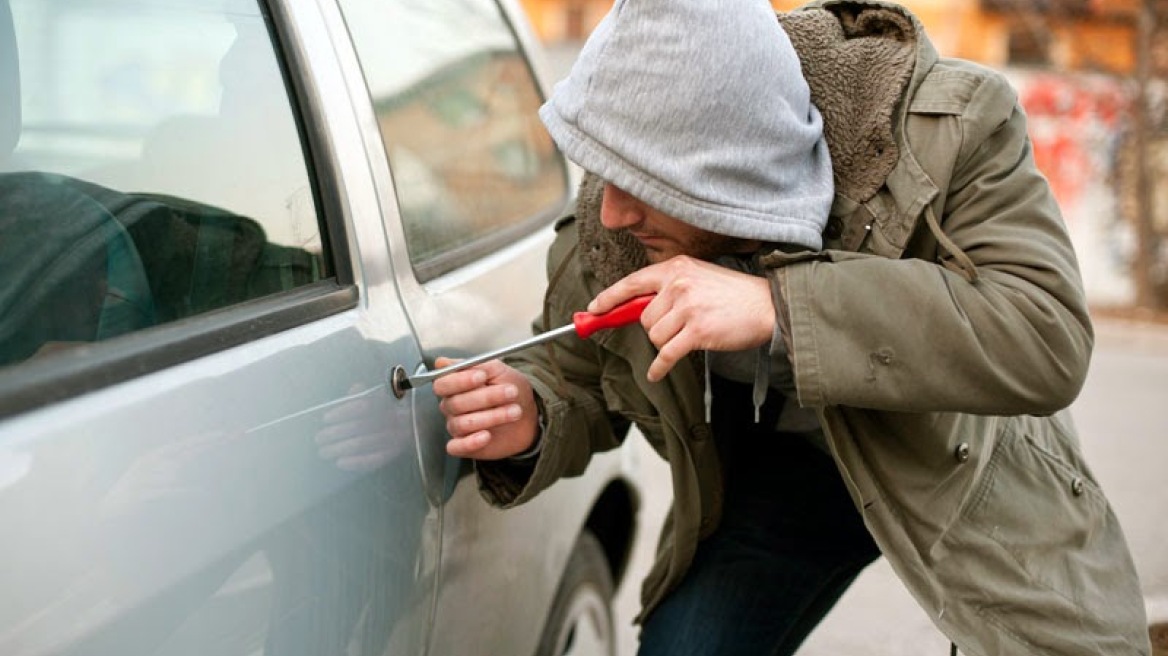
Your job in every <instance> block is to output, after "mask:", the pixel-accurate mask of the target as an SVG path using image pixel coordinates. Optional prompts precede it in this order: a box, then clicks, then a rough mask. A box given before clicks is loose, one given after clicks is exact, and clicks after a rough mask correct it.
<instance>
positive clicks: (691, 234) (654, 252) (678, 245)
mask: <svg viewBox="0 0 1168 656" xmlns="http://www.w3.org/2000/svg"><path fill="white" fill-rule="evenodd" d="M600 222H601V223H602V224H603V225H604V227H605V228H608V229H609V230H620V229H625V230H628V231H629V234H631V235H632V236H634V237H636V238H637V241H640V242H641V244H642V245H643V246H644V247H645V253H646V254H647V255H648V256H649V262H651V263H653V264H656V263H657V262H664V261H665V260H668V259H669V258H671V257H674V256H676V255H689V256H690V257H695V258H698V259H701V260H713V259H714V258H716V257H719V256H721V255H728V254H730V253H748V252H752V251H754V250H757V249H758V247H759V245H760V242H758V241H754V240H749V239H741V238H739V237H727V236H726V235H720V234H718V233H715V232H710V231H708V230H702V229H701V228H696V227H694V226H691V225H690V224H688V223H686V222H684V221H681V220H680V219H675V218H673V217H672V216H669V215H668V214H664V213H662V212H659V211H657V210H656V209H654V208H653V207H651V206H649V205H648V204H647V203H644V202H642V201H641V200H638V199H637V198H634V197H632V196H630V195H629V194H627V193H625V192H624V191H623V190H621V189H620V188H618V187H617V186H616V185H613V184H609V183H606V184H605V185H604V199H603V201H601V204H600Z"/></svg>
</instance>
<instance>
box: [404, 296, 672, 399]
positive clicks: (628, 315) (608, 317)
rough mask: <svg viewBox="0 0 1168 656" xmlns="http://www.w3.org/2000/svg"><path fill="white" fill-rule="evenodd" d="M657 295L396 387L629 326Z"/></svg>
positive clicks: (585, 315) (575, 318) (575, 319)
mask: <svg viewBox="0 0 1168 656" xmlns="http://www.w3.org/2000/svg"><path fill="white" fill-rule="evenodd" d="M654 296H656V294H646V295H644V296H636V297H634V298H632V299H630V300H627V301H625V302H624V303H621V304H620V305H618V306H616V307H614V308H613V309H611V310H609V311H608V312H605V313H603V314H592V313H591V312H576V313H574V314H573V315H572V323H570V324H568V325H566V326H560V327H559V328H555V329H553V330H549V331H547V332H545V333H540V334H538V335H536V336H535V337H530V338H528V339H525V340H523V341H522V342H516V343H514V344H512V345H510V346H504V347H503V348H500V349H495V350H494V351H490V352H487V353H483V354H482V355H476V356H474V357H473V358H467V359H466V360H460V361H459V362H456V363H455V364H452V365H450V366H448V367H442V368H441V369H435V370H434V371H423V372H422V373H420V374H414V375H413V376H409V377H407V378H405V379H403V380H400V382H399V383H398V384H399V385H400V387H401V388H402V389H403V390H406V389H413V388H415V387H419V386H421V385H425V384H426V383H432V382H434V379H435V378H440V377H442V376H445V375H446V374H452V373H454V372H456V371H461V370H463V369H466V368H467V367H473V366H474V365H476V364H481V363H483V362H486V361H488V360H494V359H496V358H501V357H503V356H504V355H508V354H510V353H515V352H516V351H522V350H523V349H525V348H530V347H532V346H535V345H536V344H543V343H544V342H550V341H552V340H553V339H557V338H559V337H561V336H563V335H568V334H571V333H575V334H576V336H577V337H579V338H580V339H588V338H589V337H591V336H592V333H595V332H596V331H598V330H608V329H609V328H620V327H621V326H627V325H629V324H630V323H633V322H636V321H639V320H640V319H641V313H642V312H644V311H645V306H646V305H648V304H649V301H652V300H653V297H654Z"/></svg>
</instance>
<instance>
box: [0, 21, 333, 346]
mask: <svg viewBox="0 0 1168 656" xmlns="http://www.w3.org/2000/svg"><path fill="white" fill-rule="evenodd" d="M0 60H2V61H3V64H2V65H0V98H3V99H4V102H0V366H3V365H11V364H14V363H17V362H21V361H24V360H27V359H29V358H30V357H33V356H34V355H37V354H40V353H44V352H46V351H50V350H53V349H56V348H68V347H69V346H70V345H74V344H77V343H88V342H93V341H98V340H103V339H107V338H111V337H116V336H118V335H123V334H126V333H129V332H133V331H135V330H140V329H144V328H148V327H150V326H155V325H159V324H163V323H167V322H171V321H175V320H178V319H183V318H186V317H190V316H193V315H197V314H200V313H203V312H207V311H210V310H214V309H217V308H222V307H225V306H229V305H232V304H235V303H239V302H241V301H246V300H248V299H253V298H257V297H261V296H266V295H269V294H272V293H276V292H280V291H284V290H288V289H292V288H295V287H298V286H301V285H305V284H308V283H311V282H314V281H316V280H319V279H321V278H322V277H324V276H326V275H328V268H329V266H328V263H327V261H326V259H325V258H324V256H323V249H322V243H321V232H320V228H319V225H320V223H319V221H318V217H317V211H316V202H315V199H314V194H313V191H312V186H311V184H310V178H309V175H308V170H307V166H306V164H305V158H304V154H303V149H302V147H301V140H300V137H299V131H298V129H297V123H296V120H295V116H294V113H293V109H292V105H291V103H290V101H289V94H288V91H287V90H286V88H285V85H284V80H283V76H282V73H281V69H280V66H279V63H278V60H277V58H276V55H275V51H274V49H273V46H272V40H271V38H270V36H269V32H268V28H267V25H266V23H265V20H264V18H263V15H262V14H261V12H260V11H259V8H258V7H257V4H256V0H153V1H152V2H148V3H144V2H141V1H140V0H103V1H101V2H97V1H95V0H54V1H52V2H47V1H46V0H0Z"/></svg>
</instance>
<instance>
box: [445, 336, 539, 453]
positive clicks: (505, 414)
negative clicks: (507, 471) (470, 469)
mask: <svg viewBox="0 0 1168 656" xmlns="http://www.w3.org/2000/svg"><path fill="white" fill-rule="evenodd" d="M456 362H457V360H451V359H450V358H438V359H437V361H435V363H434V366H435V367H438V368H441V367H445V366H448V365H452V364H454V363H456ZM434 393H435V394H437V395H438V396H439V397H440V398H441V399H442V401H441V403H440V404H439V406H438V407H439V408H440V409H441V410H442V414H444V415H446V430H447V431H448V432H449V433H450V436H451V440H450V441H449V442H447V443H446V452H447V453H449V454H450V455H452V456H455V457H458V458H474V459H476V460H499V459H502V458H509V457H511V456H514V455H517V454H520V453H523V452H524V451H526V450H527V449H528V448H530V447H531V445H532V444H533V443H534V442H535V439H536V437H538V434H539V410H538V408H537V407H536V405H535V392H534V391H533V390H532V388H531V383H529V382H527V378H526V377H525V376H524V375H523V374H521V373H519V372H518V371H516V370H515V369H512V368H511V367H509V366H507V365H505V364H503V362H502V361H501V360H491V361H490V362H484V363H483V364H480V365H477V366H474V367H470V368H467V369H464V370H462V371H456V372H454V373H452V374H447V375H445V376H442V377H441V378H438V379H437V380H435V381H434Z"/></svg>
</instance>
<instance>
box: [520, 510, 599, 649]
mask: <svg viewBox="0 0 1168 656" xmlns="http://www.w3.org/2000/svg"><path fill="white" fill-rule="evenodd" d="M612 597H613V583H612V573H611V572H610V571H609V569H608V560H607V559H606V558H605V556H604V548H603V547H602V546H600V541H599V540H597V539H596V536H595V535H593V534H592V532H591V531H589V530H588V529H584V531H583V532H582V533H581V534H580V538H579V539H577V540H576V546H575V547H574V548H573V549H572V555H571V557H570V558H568V565H567V567H566V568H565V569H564V576H563V578H562V579H561V580H560V587H559V589H558V590H557V591H556V597H555V599H554V600H553V601H552V607H551V610H550V611H549V612H548V619H547V623H546V624H545V625H544V627H543V635H542V636H541V637H540V640H539V648H538V649H537V650H536V652H535V653H536V656H615V654H616V631H615V627H614V626H613V621H612Z"/></svg>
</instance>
